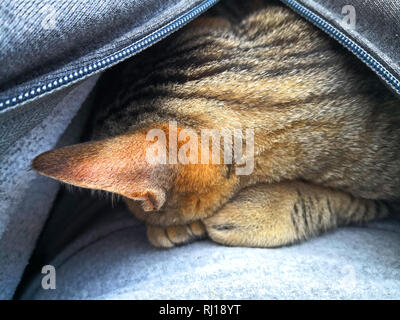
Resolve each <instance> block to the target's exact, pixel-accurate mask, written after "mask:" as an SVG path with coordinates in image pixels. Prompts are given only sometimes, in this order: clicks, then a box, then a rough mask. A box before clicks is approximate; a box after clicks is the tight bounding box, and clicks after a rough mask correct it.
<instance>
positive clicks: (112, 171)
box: [32, 133, 175, 211]
mask: <svg viewBox="0 0 400 320" xmlns="http://www.w3.org/2000/svg"><path fill="white" fill-rule="evenodd" d="M149 145H150V142H149V141H146V135H145V134H142V133H135V134H125V135H121V136H117V137H113V138H109V139H105V140H101V141H95V142H88V143H82V144H76V145H72V146H67V147H64V148H60V149H55V150H51V151H48V152H45V153H42V154H41V155H39V156H37V157H36V158H35V159H34V160H33V163H32V167H33V168H34V169H35V170H36V171H38V172H39V173H41V174H43V175H45V176H48V177H51V178H54V179H57V180H60V181H62V182H66V183H69V184H72V185H75V186H78V187H83V188H90V189H96V190H105V191H109V192H113V193H117V194H120V195H122V196H125V197H127V198H130V199H133V200H141V201H142V207H143V209H144V210H145V211H152V210H158V209H160V208H161V207H162V205H163V204H164V202H165V200H166V192H167V191H168V190H169V188H170V187H171V186H172V184H173V180H174V178H175V169H174V168H173V167H172V166H169V165H167V164H151V163H149V162H148V161H147V159H146V150H147V146H149Z"/></svg>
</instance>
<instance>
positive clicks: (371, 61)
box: [281, 0, 400, 95]
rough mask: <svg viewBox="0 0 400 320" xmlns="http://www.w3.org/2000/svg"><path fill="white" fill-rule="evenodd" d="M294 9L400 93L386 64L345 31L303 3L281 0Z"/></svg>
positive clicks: (395, 80) (395, 79)
mask: <svg viewBox="0 0 400 320" xmlns="http://www.w3.org/2000/svg"><path fill="white" fill-rule="evenodd" d="M281 1H282V2H283V3H285V4H286V5H287V6H288V7H290V8H291V9H292V10H293V11H295V12H297V13H298V14H300V15H301V16H303V17H304V18H306V19H307V20H308V21H310V22H311V23H313V24H314V25H316V26H317V27H319V28H320V29H322V30H323V31H325V32H326V33H327V34H328V35H330V36H331V37H332V38H334V39H335V40H337V41H339V42H340V43H341V44H342V45H343V46H344V47H346V48H347V49H348V50H350V51H351V52H353V53H354V54H355V55H356V56H357V57H358V58H359V59H361V60H362V61H363V62H364V63H365V64H366V65H367V66H369V67H370V68H371V69H372V70H373V71H375V72H376V73H377V74H378V75H379V76H380V77H381V78H382V79H383V80H384V81H385V82H386V83H387V84H388V85H389V86H390V87H391V88H392V89H393V90H394V91H395V92H396V93H397V94H398V95H400V81H399V80H398V79H397V78H396V77H395V76H394V75H393V74H392V73H391V72H390V71H388V70H387V69H386V68H385V67H384V66H382V65H381V64H380V63H379V62H378V61H377V60H376V59H375V58H374V57H372V56H371V55H370V54H369V53H368V52H366V51H365V50H364V49H363V48H361V47H360V46H359V45H358V44H357V43H355V42H354V41H353V40H351V39H350V38H349V37H348V36H346V35H345V34H344V33H343V32H341V31H339V30H338V29H337V28H336V27H334V26H333V25H331V24H330V23H329V22H327V21H326V20H324V19H322V18H321V17H319V16H317V15H316V14H315V13H313V12H312V11H310V10H309V9H307V8H306V7H305V6H303V5H301V4H300V3H299V2H297V1H296V0H281Z"/></svg>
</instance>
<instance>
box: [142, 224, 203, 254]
mask: <svg viewBox="0 0 400 320" xmlns="http://www.w3.org/2000/svg"><path fill="white" fill-rule="evenodd" d="M205 235H206V230H205V228H204V225H203V223H201V222H200V221H196V222H192V223H190V224H187V225H181V226H169V227H159V226H153V225H147V237H148V239H149V241H150V243H151V244H152V245H154V246H155V247H161V248H171V247H174V246H178V245H182V244H186V243H189V242H192V241H194V240H197V239H201V238H203V237H204V236H205Z"/></svg>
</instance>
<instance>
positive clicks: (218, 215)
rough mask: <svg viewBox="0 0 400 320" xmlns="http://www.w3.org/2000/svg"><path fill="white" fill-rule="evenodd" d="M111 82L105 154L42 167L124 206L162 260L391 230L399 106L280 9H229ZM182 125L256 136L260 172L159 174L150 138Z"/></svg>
mask: <svg viewBox="0 0 400 320" xmlns="http://www.w3.org/2000/svg"><path fill="white" fill-rule="evenodd" d="M104 81H105V83H107V84H108V90H107V91H106V92H105V93H103V94H102V95H100V98H99V100H98V101H101V102H99V103H100V104H101V105H100V106H99V107H98V108H99V112H98V114H97V117H96V121H95V125H94V133H93V137H94V139H97V140H98V141H94V142H90V143H87V144H82V145H77V146H71V147H65V148H62V149H59V150H53V151H50V152H47V153H44V154H42V155H40V156H39V157H37V158H36V159H35V160H34V162H33V167H34V168H35V169H36V170H38V171H39V172H41V173H43V174H45V175H47V176H50V177H53V178H56V179H59V180H61V181H64V182H67V183H70V184H74V185H77V186H81V187H86V188H93V189H100V190H105V191H110V192H114V193H118V194H121V195H123V196H124V197H125V201H126V203H127V205H128V207H129V208H130V210H131V211H132V212H133V213H134V214H135V215H136V216H137V217H139V218H140V219H142V220H144V221H146V223H147V225H148V236H149V239H150V241H151V242H152V243H153V244H154V245H156V246H162V247H171V246H173V245H175V244H179V243H184V242H188V241H190V240H192V239H196V238H198V237H201V236H202V235H204V234H206V233H207V234H208V235H209V236H210V237H211V239H213V240H215V241H217V242H219V243H222V244H227V245H242V246H259V247H271V246H280V245H285V244H289V243H293V242H296V241H300V240H303V239H306V238H309V237H312V236H315V235H317V234H319V233H321V232H323V231H325V230H328V229H331V228H334V227H337V226H340V225H345V224H348V223H354V222H357V223H359V222H364V221H370V220H372V219H375V218H379V217H384V216H386V215H387V214H388V212H389V207H390V205H391V203H394V201H398V200H399V198H400V144H399V141H400V103H399V100H397V99H396V97H394V96H393V95H392V94H391V93H390V92H389V91H388V90H387V89H386V88H385V87H384V86H383V84H381V83H380V82H379V80H378V79H377V77H376V76H375V75H374V74H372V72H371V71H369V70H368V69H367V68H366V67H365V66H364V65H362V64H361V63H360V62H359V61H358V60H356V59H355V58H354V57H353V56H351V55H350V54H349V53H348V52H345V50H344V49H342V48H341V47H339V46H338V45H337V44H336V43H334V42H333V40H331V39H329V38H328V37H327V36H325V35H324V34H323V33H322V32H321V31H319V30H317V29H316V28H314V27H313V26H311V25H310V24H309V23H307V22H305V21H303V20H302V19H301V18H300V17H298V16H297V15H295V14H294V13H292V12H291V11H289V9H287V8H285V7H282V6H281V5H277V4H275V3H272V4H271V3H270V2H266V3H264V2H263V1H251V2H250V1H249V2H247V1H246V2H240V1H230V2H228V1H227V2H225V3H222V4H220V5H218V6H216V7H215V8H214V9H213V10H212V11H211V12H209V13H208V14H207V16H204V17H201V18H199V19H197V20H196V21H194V22H192V23H190V24H189V25H188V26H186V27H185V28H184V29H183V30H181V31H179V32H177V33H176V34H174V35H173V36H171V37H170V38H169V39H167V40H166V41H163V42H162V43H160V44H158V45H156V46H154V47H153V48H151V49H149V50H147V51H146V52H144V53H141V54H140V55H138V56H137V57H135V58H133V59H132V60H130V61H128V62H126V63H123V64H121V65H119V66H117V67H116V68H115V69H114V70H113V71H111V72H110V73H109V74H108V75H107V78H106V80H104ZM107 81H108V82H107ZM170 120H175V121H177V122H178V126H179V128H178V129H179V130H181V129H183V128H193V129H195V130H196V131H198V130H200V129H202V128H207V129H212V128H222V127H223V128H229V129H233V128H241V129H243V130H244V129H246V128H250V129H254V130H255V168H254V172H253V173H252V174H251V175H249V176H238V175H235V174H230V172H232V170H233V169H234V168H235V167H236V166H237V164H235V163H234V164H233V165H232V167H230V166H227V165H224V164H220V165H216V164H214V165H213V164H209V165H202V164H199V165H195V164H190V165H182V164H176V165H171V164H170V165H158V166H149V164H148V163H146V161H145V159H144V150H145V149H146V146H147V145H148V144H149V142H148V141H145V133H146V132H148V130H150V129H152V128H161V129H162V130H164V131H165V132H166V133H167V132H168V131H167V128H168V122H169V121H170ZM137 200H140V202H141V203H142V206H139V205H138V202H137ZM151 210H155V211H156V212H154V213H149V212H148V211H151Z"/></svg>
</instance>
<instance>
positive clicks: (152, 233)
mask: <svg viewBox="0 0 400 320" xmlns="http://www.w3.org/2000/svg"><path fill="white" fill-rule="evenodd" d="M147 238H148V239H149V241H150V243H151V244H152V245H153V246H155V247H159V248H171V247H173V246H174V244H173V242H172V241H171V240H170V239H169V238H168V236H167V232H166V229H165V228H163V227H158V226H152V225H147Z"/></svg>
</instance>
